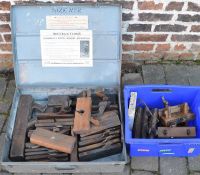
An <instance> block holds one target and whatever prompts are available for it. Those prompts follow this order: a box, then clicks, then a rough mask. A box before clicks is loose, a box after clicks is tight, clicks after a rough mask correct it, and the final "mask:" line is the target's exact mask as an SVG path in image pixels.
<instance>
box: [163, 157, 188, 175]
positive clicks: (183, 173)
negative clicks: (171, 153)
mask: <svg viewBox="0 0 200 175" xmlns="http://www.w3.org/2000/svg"><path fill="white" fill-rule="evenodd" d="M160 174H161V175H171V174H176V175H187V161H186V158H178V157H161V158H160Z"/></svg>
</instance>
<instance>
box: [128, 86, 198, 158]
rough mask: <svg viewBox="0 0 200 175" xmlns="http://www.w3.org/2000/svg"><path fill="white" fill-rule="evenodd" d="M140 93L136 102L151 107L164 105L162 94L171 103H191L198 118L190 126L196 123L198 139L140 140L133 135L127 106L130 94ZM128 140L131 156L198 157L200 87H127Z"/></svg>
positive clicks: (192, 109) (191, 107)
mask: <svg viewBox="0 0 200 175" xmlns="http://www.w3.org/2000/svg"><path fill="white" fill-rule="evenodd" d="M131 92H137V99H140V101H139V100H137V103H136V105H137V106H139V105H141V100H142V101H144V102H145V103H146V104H147V105H148V106H149V108H163V107H164V105H163V103H162V100H161V97H162V96H164V97H165V98H166V100H167V101H169V104H170V105H177V104H180V103H183V102H188V104H189V106H190V109H191V111H192V112H194V113H195V120H193V121H191V122H189V123H188V124H189V126H196V133H197V136H196V138H184V139H178V138H177V139H140V138H133V137H132V131H131V130H130V129H129V116H128V106H129V100H130V93H131ZM124 102H125V142H126V143H127V147H129V149H130V156H131V157H133V156H161V157H163V156H197V155H199V154H200V87H197V86H195V87H193V86H172V85H139V86H131V85H128V86H125V88H124Z"/></svg>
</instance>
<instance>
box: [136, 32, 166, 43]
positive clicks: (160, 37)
mask: <svg viewBox="0 0 200 175" xmlns="http://www.w3.org/2000/svg"><path fill="white" fill-rule="evenodd" d="M166 39H167V35H165V34H152V35H151V34H136V36H135V41H154V42H162V41H166Z"/></svg>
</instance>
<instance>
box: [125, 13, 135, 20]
mask: <svg viewBox="0 0 200 175" xmlns="http://www.w3.org/2000/svg"><path fill="white" fill-rule="evenodd" d="M132 19H133V14H132V13H122V21H130V20H132Z"/></svg>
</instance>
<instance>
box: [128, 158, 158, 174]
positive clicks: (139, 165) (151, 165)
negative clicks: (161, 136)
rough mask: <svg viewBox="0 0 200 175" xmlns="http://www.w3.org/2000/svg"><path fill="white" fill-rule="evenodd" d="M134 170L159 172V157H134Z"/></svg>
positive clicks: (132, 165)
mask: <svg viewBox="0 0 200 175" xmlns="http://www.w3.org/2000/svg"><path fill="white" fill-rule="evenodd" d="M131 168H132V169H133V170H146V171H158V157H134V158H132V159H131Z"/></svg>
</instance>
